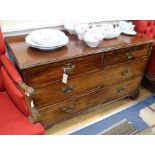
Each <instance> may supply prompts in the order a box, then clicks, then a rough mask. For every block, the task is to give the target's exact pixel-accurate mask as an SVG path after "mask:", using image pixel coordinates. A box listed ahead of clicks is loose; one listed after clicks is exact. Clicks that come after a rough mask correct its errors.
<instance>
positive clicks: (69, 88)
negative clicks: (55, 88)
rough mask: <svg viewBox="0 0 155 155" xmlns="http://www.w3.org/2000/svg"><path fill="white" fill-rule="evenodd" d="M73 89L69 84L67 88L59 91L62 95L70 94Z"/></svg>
mask: <svg viewBox="0 0 155 155" xmlns="http://www.w3.org/2000/svg"><path fill="white" fill-rule="evenodd" d="M73 89H74V85H72V84H69V85H68V86H66V87H64V88H62V89H61V90H62V92H63V93H69V92H71V91H72V90H73Z"/></svg>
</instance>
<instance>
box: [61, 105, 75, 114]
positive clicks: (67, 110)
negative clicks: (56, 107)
mask: <svg viewBox="0 0 155 155" xmlns="http://www.w3.org/2000/svg"><path fill="white" fill-rule="evenodd" d="M73 109H74V106H73V105H72V106H67V107H63V108H62V109H61V110H62V111H63V112H66V113H70V112H72V111H73Z"/></svg>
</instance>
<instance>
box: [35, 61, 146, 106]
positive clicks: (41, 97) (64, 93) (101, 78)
mask: <svg viewBox="0 0 155 155" xmlns="http://www.w3.org/2000/svg"><path fill="white" fill-rule="evenodd" d="M145 64H146V61H140V62H135V63H132V64H126V65H124V66H119V67H113V68H108V69H105V70H103V71H99V72H96V73H90V74H87V75H84V76H81V77H79V78H73V79H70V80H69V82H68V84H63V83H62V82H61V81H60V82H57V83H54V84H50V85H48V86H45V87H40V88H35V96H34V101H35V103H36V106H38V107H39V106H43V105H44V104H48V103H50V104H55V103H56V102H60V101H62V100H65V99H68V98H71V97H73V96H74V95H79V94H80V93H84V92H86V91H89V90H92V89H95V88H97V87H104V86H107V85H109V84H110V85H111V83H112V82H113V83H116V82H118V81H122V80H124V79H128V78H131V77H134V76H137V75H142V74H143V71H144V66H145Z"/></svg>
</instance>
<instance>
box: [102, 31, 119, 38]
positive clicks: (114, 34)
mask: <svg viewBox="0 0 155 155" xmlns="http://www.w3.org/2000/svg"><path fill="white" fill-rule="evenodd" d="M120 34H121V31H120V30H113V31H111V32H108V33H106V34H105V39H114V38H117V37H119V36H120Z"/></svg>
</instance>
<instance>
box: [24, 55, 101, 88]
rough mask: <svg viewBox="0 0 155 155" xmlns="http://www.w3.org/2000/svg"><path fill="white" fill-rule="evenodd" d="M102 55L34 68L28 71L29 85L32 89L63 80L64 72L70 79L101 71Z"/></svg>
mask: <svg viewBox="0 0 155 155" xmlns="http://www.w3.org/2000/svg"><path fill="white" fill-rule="evenodd" d="M101 63H102V54H95V55H91V56H87V57H81V58H76V59H71V60H66V61H62V62H57V63H53V64H48V65H44V66H39V67H34V68H31V69H29V70H28V71H26V75H27V77H28V79H27V83H28V84H29V85H31V86H32V87H34V86H36V85H40V84H44V83H52V82H53V81H57V80H61V79H62V76H63V73H64V70H65V72H66V73H67V74H68V75H69V77H73V76H79V75H81V74H85V73H88V72H93V71H97V70H100V69H101Z"/></svg>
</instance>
